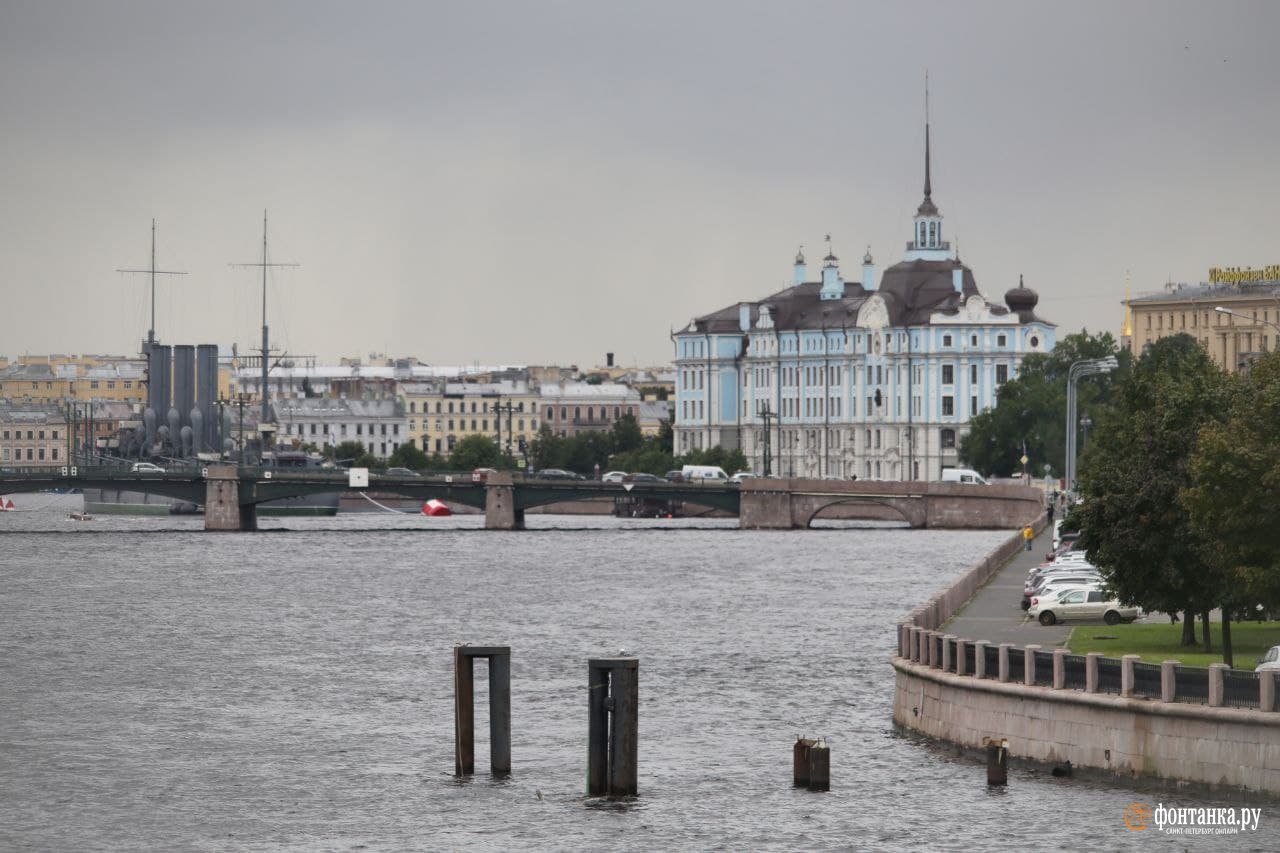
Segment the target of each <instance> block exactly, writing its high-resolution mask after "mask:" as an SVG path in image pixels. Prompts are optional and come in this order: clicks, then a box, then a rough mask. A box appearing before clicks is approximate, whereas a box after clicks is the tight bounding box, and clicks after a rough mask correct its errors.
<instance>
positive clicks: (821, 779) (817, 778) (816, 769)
mask: <svg viewBox="0 0 1280 853" xmlns="http://www.w3.org/2000/svg"><path fill="white" fill-rule="evenodd" d="M809 790H810V791H829V790H831V750H830V748H829V747H828V746H827V742H826V741H824V740H819V741H818V742H817V743H816V744H814V745H813V746H812V747H810V749H809Z"/></svg>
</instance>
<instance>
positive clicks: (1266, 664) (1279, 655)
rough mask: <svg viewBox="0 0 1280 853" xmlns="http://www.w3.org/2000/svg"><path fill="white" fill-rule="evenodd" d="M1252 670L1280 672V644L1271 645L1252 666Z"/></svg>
mask: <svg viewBox="0 0 1280 853" xmlns="http://www.w3.org/2000/svg"><path fill="white" fill-rule="evenodd" d="M1253 671H1254V672H1280V646H1272V647H1271V648H1270V649H1268V650H1267V653H1266V654H1265V655H1263V656H1262V660H1260V661H1258V665H1257V666H1255V667H1254V668H1253Z"/></svg>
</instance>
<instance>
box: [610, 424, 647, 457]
mask: <svg viewBox="0 0 1280 853" xmlns="http://www.w3.org/2000/svg"><path fill="white" fill-rule="evenodd" d="M610 433H611V435H612V439H613V452H614V453H626V452H627V451H629V450H639V449H640V447H641V446H642V445H643V444H644V433H642V432H641V431H640V423H639V421H637V420H636V418H635V415H623V416H622V417H620V418H618V419H617V420H616V421H614V422H613V429H611V430H610Z"/></svg>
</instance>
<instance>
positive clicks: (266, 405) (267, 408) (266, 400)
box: [233, 210, 298, 424]
mask: <svg viewBox="0 0 1280 853" xmlns="http://www.w3.org/2000/svg"><path fill="white" fill-rule="evenodd" d="M233 266H238V267H262V423H264V424H265V423H269V422H270V420H271V394H270V392H269V390H268V388H267V373H268V371H269V369H270V362H269V360H270V358H271V348H270V336H269V332H268V329H267V268H268V267H296V266H298V264H278V263H271V262H269V261H268V260H267V211H265V210H263V211H262V260H261V261H260V262H258V263H256V264H233Z"/></svg>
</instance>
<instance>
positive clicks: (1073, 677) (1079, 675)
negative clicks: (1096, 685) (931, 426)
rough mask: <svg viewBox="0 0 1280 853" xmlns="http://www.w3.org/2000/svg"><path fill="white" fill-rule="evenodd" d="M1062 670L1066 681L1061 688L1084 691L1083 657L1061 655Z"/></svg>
mask: <svg viewBox="0 0 1280 853" xmlns="http://www.w3.org/2000/svg"><path fill="white" fill-rule="evenodd" d="M1062 669H1063V674H1064V675H1065V676H1066V680H1065V681H1064V682H1063V685H1062V686H1063V687H1065V688H1067V689H1068V690H1084V688H1085V656H1084V655H1063V656H1062Z"/></svg>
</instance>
